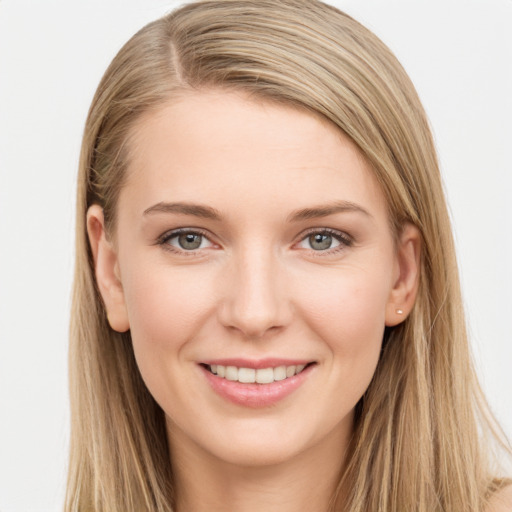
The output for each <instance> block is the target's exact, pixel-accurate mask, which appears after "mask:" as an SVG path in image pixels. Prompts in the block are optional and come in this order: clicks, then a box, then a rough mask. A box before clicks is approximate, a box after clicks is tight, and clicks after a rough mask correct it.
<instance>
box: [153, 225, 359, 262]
mask: <svg viewBox="0 0 512 512" xmlns="http://www.w3.org/2000/svg"><path fill="white" fill-rule="evenodd" d="M187 234H192V235H199V236H202V237H204V238H206V239H207V240H208V241H210V238H209V235H208V233H207V232H205V231H203V230H201V229H199V228H180V229H175V230H172V231H168V232H166V233H164V234H163V235H161V236H160V237H159V238H158V239H157V244H158V245H160V246H162V247H163V248H164V249H165V250H166V251H170V252H173V253H175V254H179V255H183V256H188V257H190V256H198V255H199V252H200V249H191V250H186V249H178V248H176V247H174V246H172V245H170V244H169V241H170V240H172V239H173V238H176V237H178V236H180V235H187ZM312 235H329V236H331V237H332V238H334V239H335V240H336V241H338V242H339V245H338V246H337V247H335V248H333V249H331V248H328V249H326V250H315V249H312V248H310V249H306V250H309V251H310V252H311V253H312V254H314V256H315V257H321V256H326V255H333V254H337V253H338V252H340V251H343V250H345V249H346V248H348V247H351V246H352V245H353V244H354V240H353V238H352V237H351V236H350V235H348V234H347V233H345V232H343V231H338V230H335V229H331V228H312V229H309V230H308V231H306V232H305V233H302V234H301V235H300V238H299V240H298V242H295V243H294V245H297V244H298V243H301V242H303V241H304V240H306V239H307V238H308V237H310V236H312ZM210 243H213V242H211V241H210Z"/></svg>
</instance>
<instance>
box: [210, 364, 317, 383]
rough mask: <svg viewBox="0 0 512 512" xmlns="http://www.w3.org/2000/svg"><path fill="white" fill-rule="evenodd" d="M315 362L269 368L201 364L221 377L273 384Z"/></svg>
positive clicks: (296, 373)
mask: <svg viewBox="0 0 512 512" xmlns="http://www.w3.org/2000/svg"><path fill="white" fill-rule="evenodd" d="M313 364H315V363H314V362H311V363H306V364H296V365H295V364H294V365H280V366H274V367H272V366H269V367H267V368H246V367H243V366H241V367H238V366H232V365H222V364H201V366H203V367H204V368H205V369H206V370H208V371H209V372H210V373H211V374H213V375H216V376H217V377H218V378H220V379H226V380H229V381H232V382H240V383H242V384H272V383H273V382H279V381H283V380H286V379H289V378H291V377H294V376H295V375H299V374H300V373H302V372H303V371H304V370H305V369H306V368H308V367H309V366H311V365H313Z"/></svg>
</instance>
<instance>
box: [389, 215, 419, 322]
mask: <svg viewBox="0 0 512 512" xmlns="http://www.w3.org/2000/svg"><path fill="white" fill-rule="evenodd" d="M420 254H421V235H420V232H419V230H418V228H417V227H416V226H414V225H413V224H406V225H405V226H404V228H403V229H402V232H401V233H400V236H399V239H398V242H397V248H396V278H395V282H394V284H393V288H392V289H391V292H390V295H389V300H388V303H387V305H386V326H388V327H392V326H394V325H398V324H400V323H401V322H403V321H404V320H405V319H406V318H407V316H408V315H409V313H410V312H411V310H412V307H413V306H414V301H415V300H416V294H417V292H418V285H419V277H420Z"/></svg>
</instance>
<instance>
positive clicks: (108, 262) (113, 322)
mask: <svg viewBox="0 0 512 512" xmlns="http://www.w3.org/2000/svg"><path fill="white" fill-rule="evenodd" d="M87 234H88V235H89V242H90V244H91V250H92V255H93V259H94V271H95V274H96V282H97V283H98V288H99V291H100V293H101V296H102V298H103V302H104V303H105V307H106V309H107V318H108V322H109V324H110V327H112V329H114V331H118V332H126V331H127V330H128V329H129V328H130V324H129V321H128V314H127V310H126V304H125V300H124V292H123V286H122V284H121V278H120V274H119V265H118V259H117V253H116V251H115V248H114V246H113V245H112V243H111V242H110V241H109V240H108V239H107V236H106V232H105V219H104V216H103V209H102V208H101V207H100V206H99V205H97V204H95V205H92V206H91V207H90V208H89V210H87Z"/></svg>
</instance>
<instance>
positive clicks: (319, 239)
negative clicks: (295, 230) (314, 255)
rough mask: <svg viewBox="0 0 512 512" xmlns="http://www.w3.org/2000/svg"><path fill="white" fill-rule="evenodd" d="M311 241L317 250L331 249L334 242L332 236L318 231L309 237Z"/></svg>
mask: <svg viewBox="0 0 512 512" xmlns="http://www.w3.org/2000/svg"><path fill="white" fill-rule="evenodd" d="M309 243H310V245H311V247H312V248H313V249H314V250H315V251H322V250H325V249H329V247H331V244H332V236H331V235H325V234H320V233H317V234H316V235H312V236H310V237H309Z"/></svg>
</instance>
